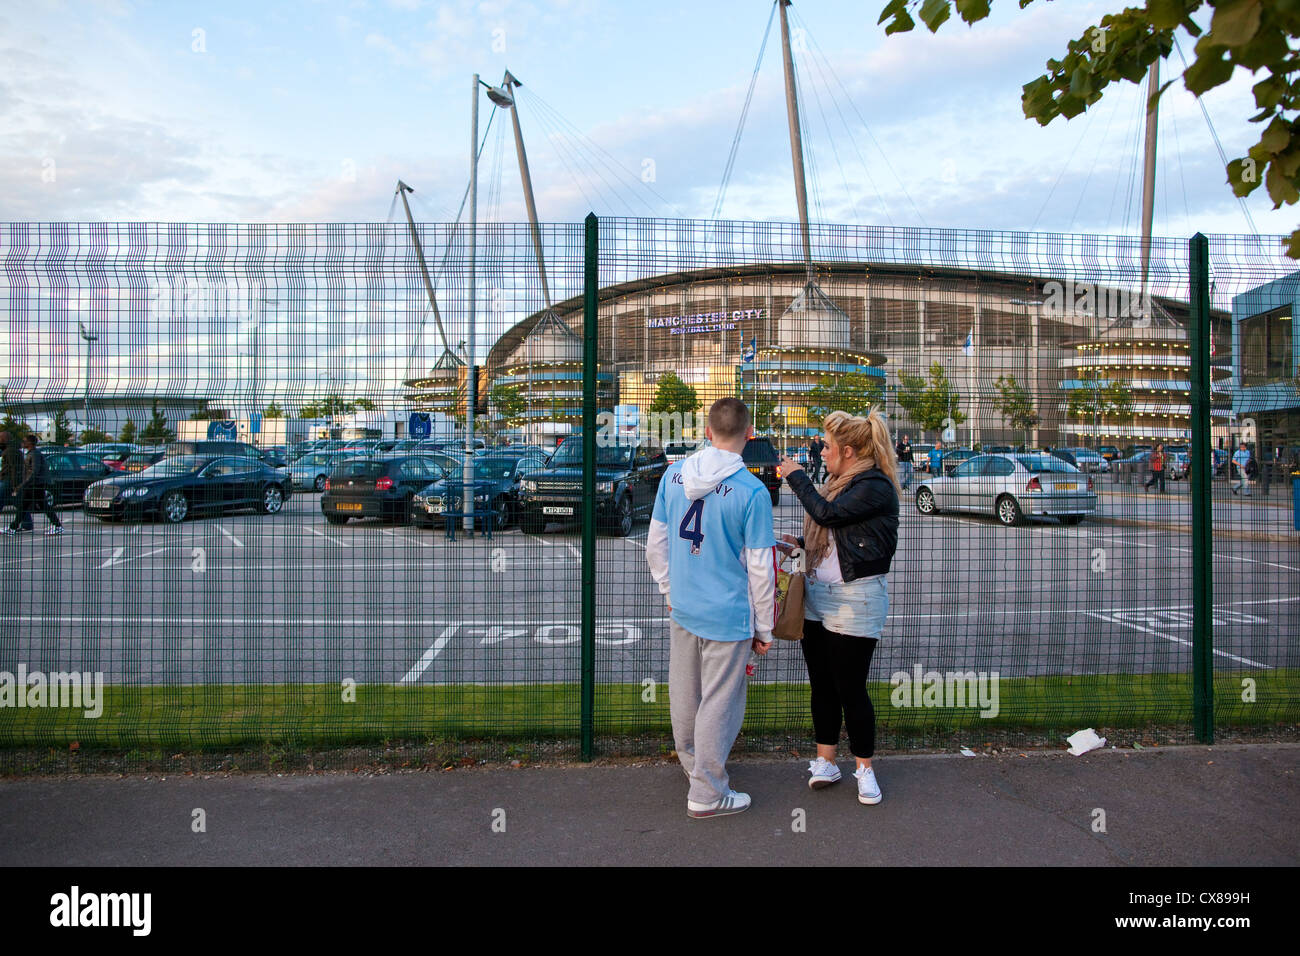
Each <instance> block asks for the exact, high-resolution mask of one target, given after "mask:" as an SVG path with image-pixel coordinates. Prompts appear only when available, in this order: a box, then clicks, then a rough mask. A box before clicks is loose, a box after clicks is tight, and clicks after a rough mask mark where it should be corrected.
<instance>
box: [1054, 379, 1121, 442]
mask: <svg viewBox="0 0 1300 956" xmlns="http://www.w3.org/2000/svg"><path fill="white" fill-rule="evenodd" d="M1079 374H1080V378H1081V380H1082V381H1083V382H1085V383H1087V384H1085V385H1082V386H1080V387H1079V388H1072V389H1070V391H1069V395H1068V401H1067V404H1066V411H1067V413H1068V414H1069V416H1070V417H1071V418H1074V419H1077V420H1078V421H1079V422H1080V423H1085V424H1087V423H1091V424H1094V425H1101V424H1107V425H1126V424H1128V423H1129V422H1130V421H1132V420H1133V393H1132V392H1131V391H1129V388H1128V386H1127V385H1125V384H1124V383H1123V382H1121V381H1118V380H1114V381H1112V380H1109V379H1105V380H1104V379H1102V378H1101V377H1100V376H1099V374H1098V373H1097V371H1096V370H1095V369H1084V370H1083V371H1081V372H1080V373H1079ZM1093 443H1094V444H1096V436H1095V435H1094V436H1093Z"/></svg>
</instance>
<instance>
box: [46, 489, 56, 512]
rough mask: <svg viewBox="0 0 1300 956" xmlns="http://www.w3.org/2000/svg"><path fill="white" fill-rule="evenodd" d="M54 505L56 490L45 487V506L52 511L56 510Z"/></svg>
mask: <svg viewBox="0 0 1300 956" xmlns="http://www.w3.org/2000/svg"><path fill="white" fill-rule="evenodd" d="M54 505H55V500H54V492H52V491H50V489H49V488H46V489H45V507H46V508H48V509H49V510H50V511H53V510H54Z"/></svg>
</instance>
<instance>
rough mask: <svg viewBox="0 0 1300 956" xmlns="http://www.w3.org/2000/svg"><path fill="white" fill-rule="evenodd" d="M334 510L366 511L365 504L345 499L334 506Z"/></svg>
mask: <svg viewBox="0 0 1300 956" xmlns="http://www.w3.org/2000/svg"><path fill="white" fill-rule="evenodd" d="M334 510H335V511H365V510H366V509H365V506H364V505H359V504H351V503H349V502H346V501H343V502H339V503H338V504H336V505H335V506H334Z"/></svg>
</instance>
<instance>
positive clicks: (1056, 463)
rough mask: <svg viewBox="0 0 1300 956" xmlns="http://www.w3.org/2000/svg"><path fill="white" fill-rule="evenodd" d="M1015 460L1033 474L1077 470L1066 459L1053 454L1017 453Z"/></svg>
mask: <svg viewBox="0 0 1300 956" xmlns="http://www.w3.org/2000/svg"><path fill="white" fill-rule="evenodd" d="M1016 461H1018V462H1020V464H1022V465H1024V466H1025V470H1026V471H1029V472H1032V473H1034V474H1042V473H1044V472H1049V473H1050V472H1061V473H1064V474H1069V473H1071V472H1075V471H1078V470H1079V469H1078V468H1075V467H1074V466H1073V465H1072V464H1070V463H1069V462H1068V461H1062V460H1061V459H1060V458H1057V457H1056V456H1055V455H1017V456H1016Z"/></svg>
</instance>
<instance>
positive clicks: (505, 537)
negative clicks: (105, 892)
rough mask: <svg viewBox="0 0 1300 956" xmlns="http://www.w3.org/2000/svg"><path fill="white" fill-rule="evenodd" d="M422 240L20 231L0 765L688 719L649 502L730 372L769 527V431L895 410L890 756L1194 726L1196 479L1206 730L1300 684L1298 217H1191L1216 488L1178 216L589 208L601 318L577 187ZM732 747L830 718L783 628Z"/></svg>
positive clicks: (624, 744)
mask: <svg viewBox="0 0 1300 956" xmlns="http://www.w3.org/2000/svg"><path fill="white" fill-rule="evenodd" d="M416 235H417V236H418V239H419V241H418V244H417V242H416V241H415V237H414V236H413V235H412V233H411V231H410V230H408V229H407V228H405V227H402V226H393V225H382V224H303V225H245V224H241V225H234V224H154V223H131V224H111V223H109V224H102V223H93V224H89V223H86V224H82V223H47V224H34V223H33V224H26V223H23V224H16V223H11V224H4V225H0V254H2V255H3V259H4V274H3V282H4V286H5V287H4V303H5V305H4V324H3V329H4V343H3V344H4V349H5V372H4V393H3V405H4V408H3V413H4V414H5V416H6V418H5V422H4V427H5V428H6V429H7V430H8V432H9V433H10V436H11V444H12V445H13V446H14V451H13V452H11V457H10V459H9V461H8V464H7V465H6V468H7V469H9V470H7V471H6V474H5V478H6V480H7V482H8V484H7V485H6V500H5V518H4V520H5V522H6V526H9V527H12V528H14V529H15V530H16V531H17V533H16V534H14V535H12V536H6V540H5V541H4V542H3V550H2V551H0V565H2V566H3V568H4V575H5V579H6V584H7V586H6V588H5V593H6V597H7V602H6V603H7V613H6V614H5V615H4V618H3V624H0V705H2V706H0V746H3V747H4V748H5V750H4V754H5V756H4V757H0V762H2V763H3V764H4V765H5V766H7V767H8V768H10V769H13V768H19V769H21V768H25V767H29V766H41V765H46V764H47V763H48V760H49V759H52V758H51V757H50V755H52V754H53V755H60V754H66V753H68V752H69V750H70V748H74V749H76V750H79V751H82V752H87V751H91V750H100V749H102V750H104V751H106V752H107V751H111V752H115V753H126V754H127V755H128V757H130V756H132V755H134V756H136V757H138V758H139V760H141V761H145V760H148V759H152V758H151V757H150V755H154V754H158V753H163V754H165V753H168V752H171V751H205V752H207V751H211V752H221V751H240V752H243V753H249V754H253V755H257V756H258V757H259V758H260V759H265V758H266V757H267V755H272V756H274V755H283V754H291V755H295V754H296V755H300V754H303V753H313V752H318V751H324V750H326V749H328V748H337V747H354V748H358V749H359V751H360V752H364V753H367V754H372V755H378V754H380V753H381V752H382V751H383V750H384V749H385V748H386V747H388V746H390V745H391V744H393V743H394V742H402V743H403V744H404V745H410V746H411V747H412V748H414V752H416V753H417V754H418V753H419V752H420V751H421V750H424V751H428V752H433V751H436V752H438V753H443V752H447V748H452V749H453V750H454V749H455V748H458V747H464V746H467V745H469V744H471V743H472V744H474V745H475V746H477V747H480V748H482V749H485V750H487V751H489V752H492V753H506V752H512V751H514V752H519V753H523V754H533V753H540V752H559V753H577V752H579V750H580V749H581V750H582V751H583V752H589V751H590V749H591V748H590V746H581V743H582V738H583V730H584V726H585V727H586V728H588V729H589V730H590V732H591V734H592V735H594V752H596V753H615V752H623V751H631V752H640V753H655V752H667V751H670V750H671V749H672V746H673V743H672V735H671V730H670V725H669V717H668V650H669V627H668V624H669V620H668V607H667V603H666V601H665V599H664V598H663V597H661V596H660V594H659V589H658V587H657V586H656V584H655V582H654V580H653V579H652V578H651V575H650V572H649V570H648V566H647V551H646V548H647V543H648V542H647V535H648V521H649V518H650V514H651V510H652V508H653V505H654V500H655V496H656V494H657V492H658V489H659V485H660V483H661V480H662V478H663V476H664V475H665V474H667V473H669V471H670V469H674V468H680V467H681V466H679V465H676V464H675V463H676V462H678V461H679V460H682V459H684V458H686V457H689V456H690V455H692V454H694V453H697V452H698V450H699V448H700V447H701V439H703V420H704V414H705V413H706V412H707V410H708V408H709V407H710V405H711V404H712V403H713V402H714V401H715V400H717V399H719V398H722V397H726V396H735V397H739V398H741V399H742V400H743V401H745V402H746V403H747V405H748V406H749V408H750V410H751V412H752V415H753V419H754V425H755V430H756V436H755V438H754V440H753V441H751V442H750V443H749V446H747V448H746V452H745V459H746V460H745V464H746V466H747V467H748V468H749V471H750V472H751V473H752V474H753V475H754V476H755V478H757V480H758V481H759V482H761V483H762V484H763V485H765V486H766V488H767V491H768V493H769V495H770V500H771V503H772V508H773V522H774V527H775V530H776V533H777V535H778V537H780V536H781V535H785V534H789V535H792V536H797V535H799V534H802V533H803V527H804V514H805V509H804V506H803V505H802V504H801V502H800V501H799V500H798V499H797V498H796V496H795V495H794V494H793V493H792V491H791V488H790V486H789V484H787V483H786V482H785V481H784V480H783V478H782V477H781V476H780V475H779V474H778V471H777V465H778V461H777V458H778V456H780V455H786V456H788V457H789V458H791V459H793V460H795V461H797V462H799V463H800V465H801V467H802V468H803V469H804V470H805V471H806V472H808V473H810V474H812V473H813V472H814V471H816V472H817V473H816V474H815V475H814V476H813V477H814V484H815V485H816V486H818V487H819V488H820V489H821V491H820V493H823V494H824V493H826V492H827V491H828V486H827V484H826V482H827V479H828V478H829V477H830V475H829V474H828V471H830V470H833V469H834V467H835V464H834V462H832V461H831V460H830V457H828V456H827V455H825V454H822V455H820V457H819V455H818V449H817V447H816V441H815V439H816V438H817V437H818V436H820V435H822V434H823V429H822V427H821V426H822V421H823V419H824V418H825V416H827V415H828V414H829V413H830V412H832V411H834V410H844V411H848V412H852V413H862V412H865V411H866V410H867V409H869V408H872V407H878V408H880V410H881V412H882V414H883V415H884V416H885V419H886V421H887V423H888V426H889V430H890V432H891V433H892V434H891V441H893V442H894V443H895V444H896V454H897V455H898V457H899V458H900V466H899V479H900V486H901V487H900V494H899V498H900V504H901V514H900V523H899V535H898V547H897V553H896V555H895V557H894V559H893V564H892V568H891V571H890V573H889V575H888V578H887V582H888V589H889V595H890V605H889V613H888V617H887V619H886V622H885V625H884V630H883V632H882V634H881V638H880V640H879V643H878V645H877V647H876V650H875V654H874V660H873V663H872V667H871V670H870V677H869V688H870V693H871V696H872V698H873V700H874V701H875V706H876V713H877V717H878V720H879V738H878V740H879V746H881V747H882V748H888V749H906V748H910V747H916V746H923V745H927V746H928V745H942V746H947V745H950V744H953V743H963V744H969V745H972V746H980V745H983V744H984V743H985V742H986V741H992V740H1007V739H1012V740H1016V741H1034V740H1043V741H1049V740H1050V741H1052V742H1054V743H1055V742H1059V739H1060V736H1061V734H1062V733H1063V732H1065V733H1068V732H1072V731H1074V730H1078V729H1081V728H1083V727H1088V726H1092V727H1095V728H1098V729H1104V728H1109V729H1113V730H1121V731H1123V732H1124V733H1125V735H1126V738H1125V739H1129V738H1131V739H1133V740H1135V741H1138V742H1141V741H1146V740H1149V741H1152V742H1165V741H1166V740H1178V739H1186V738H1188V737H1189V736H1190V735H1191V734H1192V718H1193V659H1194V647H1193V645H1198V646H1199V645H1202V644H1203V643H1204V642H1203V641H1202V640H1200V639H1199V638H1197V637H1196V635H1194V633H1193V632H1194V630H1195V628H1194V625H1195V624H1196V621H1197V619H1196V616H1195V615H1194V613H1193V611H1194V608H1193V605H1194V604H1195V594H1194V587H1193V575H1192V570H1193V567H1194V566H1197V561H1198V560H1199V558H1200V555H1199V554H1197V553H1196V547H1195V546H1194V541H1193V537H1192V525H1193V513H1194V511H1195V510H1196V509H1197V508H1202V509H1204V510H1203V512H1202V513H1203V514H1204V515H1205V516H1206V518H1207V520H1209V521H1210V522H1211V523H1212V528H1213V539H1212V551H1213V553H1212V556H1207V557H1209V558H1210V559H1211V564H1210V568H1211V570H1212V574H1213V590H1212V592H1211V595H1210V601H1211V602H1212V611H1213V615H1212V621H1211V623H1212V627H1213V631H1212V638H1213V654H1212V657H1213V662H1212V663H1213V674H1212V676H1213V684H1214V689H1215V694H1214V700H1215V709H1214V714H1215V720H1216V723H1217V725H1218V726H1219V727H1221V728H1227V727H1239V726H1250V727H1256V728H1259V727H1263V728H1268V727H1271V726H1275V725H1279V724H1282V725H1293V724H1294V723H1295V722H1296V721H1297V706H1298V704H1300V701H1298V699H1297V698H1298V696H1300V695H1298V693H1297V690H1298V688H1300V682H1297V679H1296V671H1295V668H1296V666H1297V655H1298V654H1300V637H1298V636H1297V635H1300V609H1298V608H1297V605H1298V603H1300V583H1298V582H1300V559H1297V557H1296V543H1297V540H1298V539H1297V531H1296V528H1295V523H1294V522H1295V514H1294V509H1293V500H1292V496H1293V493H1295V492H1294V482H1293V480H1292V473H1293V472H1294V471H1297V470H1300V464H1298V463H1297V460H1296V456H1297V452H1298V446H1300V399H1298V398H1297V392H1296V385H1297V383H1296V375H1297V368H1296V365H1297V343H1296V342H1295V340H1294V338H1293V337H1292V332H1291V313H1292V303H1293V300H1294V298H1295V295H1296V288H1297V284H1296V281H1295V280H1294V279H1292V278H1290V277H1291V275H1292V273H1293V272H1294V269H1293V265H1294V264H1293V263H1292V262H1290V260H1287V259H1285V258H1284V257H1283V256H1282V255H1281V252H1280V244H1279V243H1278V242H1276V241H1275V240H1272V239H1266V240H1260V239H1257V238H1253V237H1222V236H1220V237H1212V238H1211V239H1210V242H1209V280H1210V300H1211V313H1210V315H1209V330H1210V337H1211V346H1210V347H1211V359H1210V362H1209V366H1208V367H1207V368H1206V369H1205V373H1206V375H1207V376H1208V379H1209V382H1210V390H1209V396H1208V403H1209V409H1208V414H1207V415H1206V416H1205V417H1206V418H1207V419H1208V425H1207V426H1206V428H1205V429H1204V438H1205V440H1206V441H1207V442H1208V445H1207V447H1208V448H1209V449H1210V450H1211V454H1210V456H1208V457H1210V458H1211V461H1210V469H1209V470H1210V472H1211V473H1212V475H1213V478H1212V480H1210V481H1209V483H1208V486H1207V490H1206V491H1205V493H1203V494H1199V495H1196V496H1194V495H1192V494H1191V493H1190V485H1191V484H1192V482H1191V481H1190V480H1189V475H1190V474H1191V473H1192V472H1193V471H1194V469H1195V467H1196V461H1195V459H1194V458H1193V455H1192V451H1193V447H1194V445H1195V440H1196V437H1197V434H1198V432H1199V429H1197V428H1194V426H1193V422H1194V421H1195V420H1196V419H1194V416H1193V415H1192V409H1191V406H1192V402H1193V381H1194V378H1195V376H1194V369H1193V357H1194V354H1195V350H1194V348H1193V346H1194V344H1195V343H1194V341H1193V336H1192V335H1191V331H1190V330H1191V326H1192V322H1191V320H1192V309H1191V306H1190V304H1189V303H1190V300H1191V292H1190V277H1189V272H1188V247H1187V243H1186V241H1184V240H1161V239H1158V240H1155V241H1154V242H1153V243H1152V246H1151V248H1150V251H1149V262H1150V267H1149V279H1148V281H1147V282H1146V283H1145V284H1144V283H1143V280H1142V275H1143V251H1142V249H1141V246H1140V244H1139V243H1138V242H1137V241H1136V240H1134V239H1130V238H1124V237H1114V236H1073V235H1054V234H1053V235H1047V234H1012V233H993V232H966V231H957V230H920V229H885V228H867V227H849V226H837V227H831V226H821V227H814V228H813V230H812V233H811V235H810V237H809V246H810V248H811V261H807V260H805V257H804V253H803V248H804V246H803V242H802V236H801V234H800V230H799V227H798V226H797V225H795V224H788V223H748V222H746V223H735V222H697V221H674V220H647V219H628V220H616V219H609V220H602V221H601V222H600V224H599V243H598V245H599V254H598V258H597V259H596V261H595V262H593V263H592V264H593V265H594V266H595V273H594V274H595V276H596V280H597V281H596V283H595V286H596V287H597V289H594V290H593V291H596V310H595V311H596V323H595V328H594V330H591V329H589V328H588V321H587V319H586V317H585V314H584V295H583V293H584V267H585V257H584V229H583V226H582V224H558V225H550V224H548V225H543V226H542V227H540V229H539V230H538V234H537V243H536V245H535V244H534V241H533V238H534V237H533V233H532V231H531V230H530V228H529V227H528V226H527V225H526V224H524V225H519V224H491V225H486V226H480V227H479V229H478V233H477V239H476V241H473V242H471V238H470V236H469V234H468V230H467V229H466V227H464V226H463V225H460V226H457V225H452V224H424V225H421V226H419V227H418V233H416ZM538 249H540V252H541V258H542V261H543V262H544V270H545V272H544V273H543V272H541V271H540V270H539V266H538V256H537V250H538ZM471 253H472V254H471ZM421 255H423V257H424V259H425V261H426V263H427V268H428V273H429V277H430V279H429V284H428V285H427V286H426V284H425V281H424V278H423V272H422V270H421V265H420V256H421ZM543 275H544V276H545V280H546V281H545V282H543V281H542V278H543ZM431 299H432V302H431ZM471 304H472V305H471ZM434 305H436V309H435V308H433V307H432V306H434ZM592 331H594V336H588V333H589V332H592ZM584 336H588V337H590V338H592V342H591V343H590V344H591V347H592V348H594V354H592V355H591V356H590V357H589V358H590V359H591V360H592V361H594V366H589V367H588V369H587V370H586V371H584V348H585V343H584ZM593 369H594V371H593ZM471 383H474V385H473V386H471ZM470 407H473V408H474V410H475V414H474V415H473V416H472V419H471V420H472V424H473V429H474V431H473V437H472V438H471V437H470V435H469V429H468V427H467V421H466V418H467V416H466V411H467V408H470ZM584 411H586V412H589V413H590V414H592V415H596V414H597V413H599V417H598V418H595V419H594V421H595V422H597V423H598V427H599V428H600V430H601V431H600V434H598V436H597V437H598V438H599V439H600V440H599V441H598V442H595V443H594V445H595V447H594V449H592V455H591V456H588V455H586V454H585V452H584V447H583V446H584V443H583V441H582V440H581V435H580V433H581V431H582V426H583V420H584V419H583V416H584ZM25 431H30V432H32V433H33V434H35V435H36V436H37V438H38V439H39V441H38V455H37V456H32V455H30V454H26V455H23V454H16V455H15V453H17V452H18V448H17V441H18V438H19V436H20V435H21V434H22V433H24V432H25ZM213 443H224V444H213ZM1242 443H1244V444H1245V448H1244V450H1243V449H1242V448H1241V445H1242ZM34 458H39V459H40V460H41V461H42V462H43V466H44V474H43V475H37V476H36V478H35V480H33V479H32V478H31V477H30V469H31V468H32V467H33V466H32V464H31V463H32V461H33V459H34ZM469 462H472V475H471V474H470V473H469V472H470V470H471V469H468V468H467V463H469ZM1239 470H1240V474H1239V473H1238V472H1239ZM584 476H587V477H588V478H589V480H590V481H591V492H592V493H591V495H586V494H584V485H583V481H584ZM471 482H472V484H471ZM17 485H22V488H21V489H19V497H18V499H17V500H15V498H14V495H13V492H14V491H15V486H17ZM47 501H48V504H49V506H50V507H49V510H48V512H47V511H46V507H45V506H46V503H47ZM587 503H590V505H591V514H592V518H593V525H592V527H590V528H589V529H587V531H588V533H587V534H584V528H583V526H582V525H583V515H584V506H585V505H586V504H587ZM20 511H26V512H29V513H31V512H34V515H35V517H34V521H32V522H31V524H32V527H33V529H34V530H33V531H31V532H30V533H27V532H24V531H23V526H24V521H23V519H22V515H21V514H20ZM43 512H44V513H43ZM10 522H12V525H10V524H9V523H10ZM56 526H60V527H62V528H63V531H64V533H63V534H62V535H49V536H48V537H47V530H48V529H50V528H53V527H56ZM670 530H671V532H672V533H674V534H677V533H679V529H676V528H674V529H670ZM688 530H689V529H688ZM584 557H586V558H589V559H590V562H591V563H590V564H589V566H588V572H589V574H591V577H590V579H589V582H590V583H589V586H588V588H587V589H586V592H585V593H586V595H587V596H588V597H589V598H590V600H591V606H592V607H593V608H594V613H592V612H589V613H588V615H587V617H586V623H585V626H584V613H583V610H584V602H583V598H584V585H583V561H584ZM1199 566H1201V567H1204V566H1205V565H1204V563H1203V562H1202V563H1201V564H1200V565H1199ZM813 570H814V571H818V570H820V571H821V573H822V575H823V576H826V575H830V574H831V573H832V571H831V568H830V566H829V565H828V566H826V567H823V568H820V569H818V568H814V569H813ZM720 600H721V598H720ZM584 646H585V647H586V648H587V651H588V657H587V659H586V663H587V666H584ZM584 673H585V676H586V678H587V680H588V687H589V688H590V695H591V696H590V704H589V705H588V706H587V707H586V708H585V710H586V713H587V715H588V717H589V718H590V719H589V721H588V722H587V723H586V724H585V725H584V719H583V718H584V703H583V701H584V695H583V680H584ZM587 743H588V744H589V743H590V741H588V742H587ZM742 746H748V747H751V748H768V747H785V748H792V749H799V748H800V747H804V748H807V749H811V717H810V710H809V692H808V683H807V670H806V666H805V662H804V658H803V654H802V653H801V650H800V646H799V645H797V644H794V643H781V644H778V645H777V646H776V648H775V649H774V650H773V652H772V653H771V654H769V655H768V656H766V657H762V658H759V657H755V658H754V660H753V664H752V674H751V676H750V686H749V704H748V710H747V717H746V723H745V728H744V731H743V735H742ZM412 759H421V758H419V757H418V756H417V757H415V758H412Z"/></svg>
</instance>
